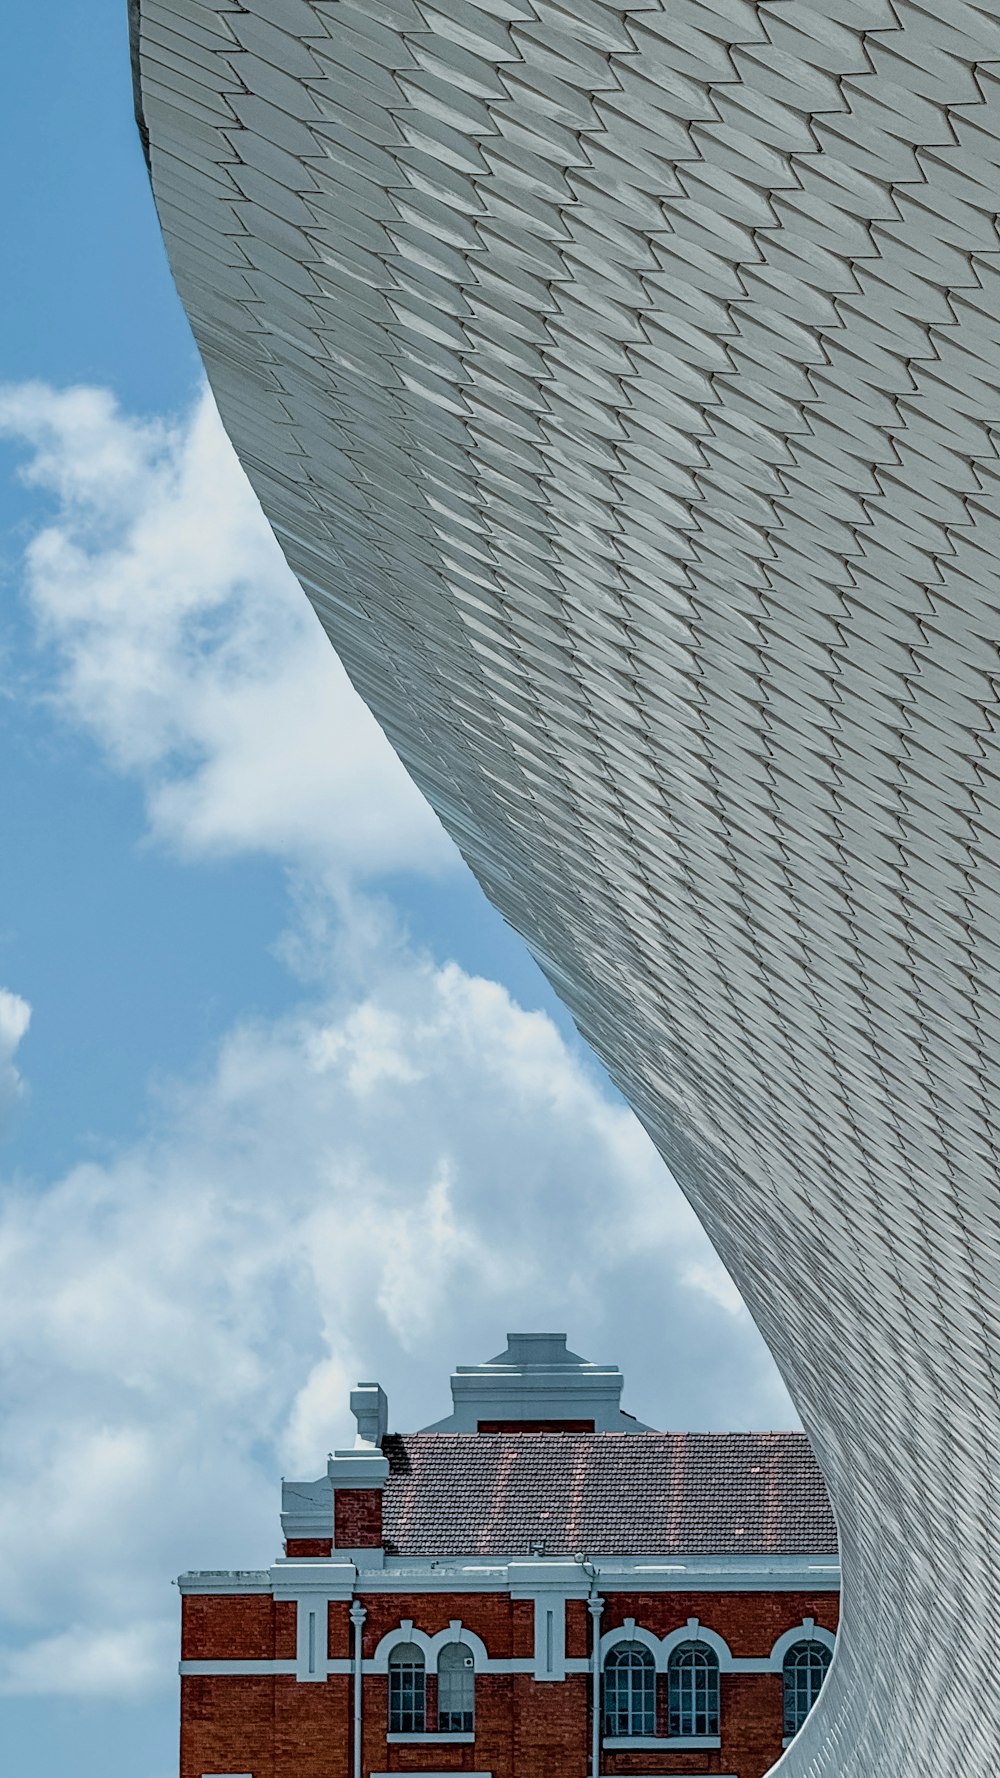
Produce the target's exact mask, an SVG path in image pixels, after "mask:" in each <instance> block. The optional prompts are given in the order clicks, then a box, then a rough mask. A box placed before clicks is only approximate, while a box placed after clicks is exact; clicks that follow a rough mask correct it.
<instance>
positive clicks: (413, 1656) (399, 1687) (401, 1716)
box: [389, 1642, 426, 1735]
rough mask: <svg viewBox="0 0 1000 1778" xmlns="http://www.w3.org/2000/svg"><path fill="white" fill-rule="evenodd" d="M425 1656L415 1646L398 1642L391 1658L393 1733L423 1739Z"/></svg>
mask: <svg viewBox="0 0 1000 1778" xmlns="http://www.w3.org/2000/svg"><path fill="white" fill-rule="evenodd" d="M425 1696H426V1687H425V1684H424V1657H423V1652H422V1650H421V1649H420V1648H418V1646H417V1644H416V1643H415V1642H397V1644H396V1646H395V1648H394V1649H392V1650H391V1651H390V1654H389V1733H390V1735H422V1734H423V1732H424V1728H425V1726H426V1723H425V1711H424V1699H425Z"/></svg>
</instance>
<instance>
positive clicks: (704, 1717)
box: [667, 1642, 719, 1736]
mask: <svg viewBox="0 0 1000 1778" xmlns="http://www.w3.org/2000/svg"><path fill="white" fill-rule="evenodd" d="M667 1697H668V1706H669V1724H668V1733H669V1734H671V1735H677V1736H692V1735H717V1734H718V1733H719V1663H718V1660H717V1659H716V1656H715V1652H714V1650H712V1649H710V1648H708V1647H706V1645H705V1644H704V1643H702V1642H682V1643H681V1645H680V1647H679V1648H675V1649H674V1652H673V1654H672V1655H671V1657H670V1665H669V1667H668V1669H667Z"/></svg>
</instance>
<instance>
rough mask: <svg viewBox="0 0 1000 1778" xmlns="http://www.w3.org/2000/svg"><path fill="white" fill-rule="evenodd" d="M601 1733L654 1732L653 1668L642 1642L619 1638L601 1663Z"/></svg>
mask: <svg viewBox="0 0 1000 1778" xmlns="http://www.w3.org/2000/svg"><path fill="white" fill-rule="evenodd" d="M604 1733H605V1734H606V1735H655V1733H656V1668H655V1666H654V1664H653V1657H652V1655H651V1654H650V1652H649V1650H648V1648H644V1647H643V1645H642V1643H641V1642H619V1643H616V1644H615V1646H614V1648H612V1649H610V1650H609V1652H608V1655H607V1658H606V1660H605V1663H604Z"/></svg>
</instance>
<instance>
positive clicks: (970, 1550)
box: [131, 0, 1000, 1778]
mask: <svg viewBox="0 0 1000 1778" xmlns="http://www.w3.org/2000/svg"><path fill="white" fill-rule="evenodd" d="M131 10H132V13H133V24H134V38H135V51H136V67H137V82H138V88H139V97H140V108H141V114H142V118H143V128H144V131H145V133H146V140H147V144H148V147H149V153H150V163H151V175H152V182H153V189H154V193H155V196H156V201H157V204H158V208H159V213H160V217H161V220H162V224H163V229H164V233H165V236H166V240H167V244H168V249H169V252H170V257H171V263H172V266H173V269H174V273H175V275H176V278H177V282H178V286H179V289H180V293H181V296H182V298H183V301H184V303H185V306H186V308H187V311H188V313H189V315H190V317H191V321H192V324H193V327H194V330H195V334H196V337H197V340H198V343H199V346H200V348H201V351H202V353H203V356H204V359H205V363H206V366H207V369H208V372H209V376H210V378H211V381H212V385H213V388H214V390H215V393H216V395H217V398H218V401H219V405H220V408H221V411H222V415H223V418H224V420H225V423H226V426H227V428H228V430H229V432H230V434H231V436H232V437H233V439H234V440H235V442H236V445H237V448H238V450H239V453H240V456H241V459H242V461H243V463H244V465H245V467H246V469H247V472H248V474H249V476H250V478H251V481H252V482H253V485H254V487H255V488H256V490H257V492H258V494H259V495H260V498H261V501H262V503H263V506H264V509H265V511H266V512H267V514H268V516H269V518H270V520H271V522H272V524H273V525H274V527H275V530H276V533H277V535H278V537H279V539H280V541H281V543H282V546H283V548H284V550H285V552H286V555H287V557H288V559H289V561H290V563H291V564H292V566H293V567H294V569H295V571H296V572H297V574H298V575H299V577H300V579H301V581H302V583H303V586H304V587H305V589H306V591H307V593H308V594H309V596H310V598H311V599H312V601H313V603H314V605H315V608H316V610H317V612H318V614H319V617H320V620H321V622H322V623H323V625H324V626H325V628H326V629H327V631H328V633H329V634H330V636H331V638H332V639H333V641H334V643H335V645H336V647H337V649H338V651H339V652H340V654H341V656H342V658H343V659H344V661H345V663H346V665H347V667H348V669H349V671H350V673H351V676H352V678H353V679H354V682H355V684H356V685H357V686H358V687H359V689H360V691H361V692H362V694H363V695H364V696H365V698H366V699H367V701H368V702H369V703H370V704H371V706H372V708H373V709H374V711H375V712H376V714H377V716H378V718H379V720H380V721H381V723H382V724H383V726H384V728H385V729H386V731H387V733H388V734H389V736H390V738H391V739H392V741H393V743H394V745H395V746H396V747H397V749H398V751H399V753H400V754H401V756H402V757H403V759H404V760H405V762H406V764H407V765H408V767H409V769H410V770H411V772H412V773H413V776H414V777H415V779H416V780H417V782H418V783H419V784H420V785H421V786H422V788H423V789H424V790H425V791H426V793H427V795H428V796H429V798H430V800H431V802H432V803H433V804H434V806H435V808H436V809H437V810H438V811H439V812H440V814H441V815H442V817H443V819H444V821H445V823H446V825H447V826H448V828H449V830H450V831H451V833H452V834H453V835H454V836H455V838H456V839H457V841H458V842H459V844H460V845H461V847H462V850H463V852H464V854H465V856H466V858H467V859H468V860H469V862H470V863H471V865H472V867H473V869H474V870H475V871H476V873H477V875H478V877H479V879H480V881H481V882H482V883H483V885H484V887H485V889H486V891H487V893H488V894H489V895H490V896H491V898H492V899H493V901H494V902H495V903H496V904H497V906H498V907H500V908H501V909H502V911H503V913H504V914H505V915H506V917H507V918H508V919H509V920H510V921H511V923H512V924H513V925H514V926H515V927H516V928H517V930H518V931H520V932H522V933H523V934H524V935H525V936H526V937H527V939H528V941H529V943H530V944H531V946H532V949H533V950H534V953H535V955H536V956H537V957H538V958H539V960H540V962H541V963H542V965H543V967H544V968H545V969H546V971H547V973H548V975H549V977H550V979H551V981H552V982H553V984H554V985H555V987H556V988H557V990H558V991H559V992H560V993H561V994H562V995H563V997H564V998H565V1000H566V1002H567V1004H568V1005H569V1006H570V1007H571V1008H572V1011H573V1013H574V1016H575V1017H576V1019H577V1021H578V1023H579V1025H580V1027H581V1029H582V1030H583V1031H584V1032H585V1033H586V1035H587V1036H588V1038H589V1039H590V1041H591V1042H592V1043H593V1045H594V1047H595V1049H596V1050H597V1052H598V1053H599V1054H600V1056H601V1057H602V1058H603V1059H604V1061H605V1062H606V1063H607V1065H608V1067H609V1069H610V1071H611V1073H612V1075H613V1077H614V1079H615V1080H616V1081H617V1083H618V1084H619V1085H620V1086H621V1088H622V1090H623V1091H624V1093H625V1094H626V1096H627V1097H628V1098H629V1100H630V1101H631V1103H632V1104H633V1106H634V1107H635V1108H636V1110H637V1112H638V1114H639V1116H640V1117H641V1118H642V1120H643V1122H644V1123H645V1124H646V1126H647V1127H648V1128H649V1130H650V1131H651V1133H652V1134H653V1137H654V1139H655V1140H656V1142H657V1144H658V1146H659V1148H660V1150H661V1152H662V1153H663V1155H664V1156H665V1158H666V1159H667V1160H668V1161H669V1163H670V1165H671V1166H672V1168H673V1169H674V1172H675V1173H676V1175H677V1177H678V1179H679V1180H680V1181H681V1183H682V1185H683V1187H684V1189H685V1190H686V1192H687V1193H688V1194H689V1196H690V1198H691V1200H692V1202H693V1203H694V1204H695V1206H696V1208H697V1210H698V1212H699V1214H700V1216H701V1218H702V1220H703V1221H704V1223H705V1225H706V1227H707V1229H708V1230H709V1233H710V1234H711V1236H712V1238H713V1240H714V1242H715V1244H716V1246H717V1248H718V1250H719V1251H720V1253H721V1254H722V1256H723V1258H724V1259H725V1261H726V1264H727V1265H728V1267H729V1269H730V1271H731V1272H732V1274H733V1276H734V1278H735V1279H736V1281H737V1282H738V1284H739V1286H740V1289H741V1290H742V1292H743V1294H744V1297H745V1298H746V1300H747V1302H748V1303H749V1305H750V1307H751V1309H752V1312H753V1314H754V1316H755V1318H756V1320H757V1322H758V1323H759V1325H760V1326H761V1328H762V1329H763V1331H764V1333H765V1335H766V1337H767V1339H768V1341H769V1343H770V1345H771V1348H772V1350H773V1351H774V1352H775V1354H776V1356H777V1358H778V1360H779V1363H780V1365H781V1368H782V1371H783V1374H784V1376H785V1377H786V1379H787V1380H788V1382H789V1385H790V1387H791V1389H792V1392H793V1395H794V1397H795V1400H796V1403H797V1405H798V1407H799V1410H800V1412H801V1414H802V1418H803V1421H804V1423H805V1425H806V1426H807V1428H808V1430H809V1432H810V1434H811V1436H812V1439H813V1442H814V1445H815V1447H816V1449H817V1452H818V1454H819V1458H820V1462H821V1466H822V1469H823V1472H824V1475H825V1477H826V1480H827V1482H828V1484H829V1488H830V1493H831V1496H832V1498H833V1503H834V1507H835V1509H836V1513H837V1519H838V1524H839V1528H840V1533H841V1547H842V1555H843V1560H844V1568H845V1575H846V1591H845V1627H844V1634H843V1637H842V1641H841V1645H840V1650H839V1653H838V1657H837V1660H836V1663H835V1667H834V1671H833V1674H832V1676H831V1680H830V1683H829V1684H828V1686H827V1687H826V1690H825V1693H824V1698H823V1703H822V1706H821V1707H820V1708H819V1709H818V1710H817V1711H816V1712H815V1713H814V1714H813V1716H812V1717H811V1718H810V1721H809V1723H808V1724H807V1726H806V1728H805V1730H804V1731H803V1733H802V1734H801V1736H800V1737H799V1738H798V1740H797V1741H796V1743H795V1744H794V1746H793V1747H792V1748H791V1749H790V1750H789V1752H788V1754H787V1755H786V1758H785V1768H786V1770H787V1773H788V1778H833V1775H834V1774H835V1775H836V1778H871V1774H872V1773H874V1772H879V1773H880V1774H882V1773H884V1774H886V1775H891V1778H926V1774H928V1773H934V1774H940V1775H941V1778H959V1775H961V1778H986V1775H987V1774H990V1773H992V1772H993V1771H994V1770H995V1764H996V1748H997V1745H998V1744H1000V1694H998V1690H997V1686H996V1682H995V1664H996V1661H995V1634H994V1626H995V1609H996V1608H995V1601H996V1597H997V1595H998V1592H1000V1557H998V1554H997V1541H996V1536H995V1530H994V1527H995V1524H996V1520H997V1506H998V1501H997V1490H998V1482H997V1477H998V1475H1000V1462H998V1455H1000V1453H998V1444H1000V1431H998V1429H1000V1418H998V1412H997V1402H998V1399H1000V1374H998V1360H997V1350H998V1332H1000V1325H998V1324H1000V1316H998V1311H997V1308H996V1297H997V1281H998V1277H1000V1251H998V1249H1000V1208H998V1202H997V1194H996V1186H995V1181H996V1176H997V1154H996V1140H995V1111H994V1108H995V1104H996V1098H997V1089H998V1080H997V1076H998V1072H1000V1061H998V1056H1000V1048H998V1036H1000V1001H998V997H997V988H998V985H1000V889H998V876H997V864H998V861H1000V748H998V742H997V736H998V729H1000V718H998V714H997V683H998V676H1000V618H998V604H1000V575H998V566H997V563H998V555H1000V534H998V520H997V492H998V482H1000V473H998V456H997V448H996V438H997V430H998V426H1000V398H998V372H997V354H998V349H1000V234H998V227H997V197H996V193H997V184H998V178H1000V102H998V97H1000V79H998V74H1000V14H998V12H997V9H996V7H995V5H993V4H992V3H986V0H980V3H977V0H938V3H936V4H931V3H930V0H760V3H758V4H751V3H750V0H645V3H639V4H631V5H625V6H621V5H616V6H613V5H610V4H605V3H603V0H141V5H139V4H137V3H136V0H133V4H132V8H131ZM317 1689H319V1688H317Z"/></svg>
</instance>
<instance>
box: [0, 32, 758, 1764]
mask: <svg viewBox="0 0 1000 1778" xmlns="http://www.w3.org/2000/svg"><path fill="white" fill-rule="evenodd" d="M0 66H2V67H3V68H4V69H5V71H6V74H7V90H6V93H5V104H4V106H3V107H2V108H0V132H2V133H3V135H4V137H5V140H4V141H3V145H2V153H3V157H4V165H5V166H6V167H7V168H8V169H11V168H13V169H15V170H16V173H17V177H15V178H14V179H9V180H8V181H7V182H6V184H5V189H4V196H3V200H2V201H3V205H4V209H5V214H4V216H3V239H4V242H5V248H6V262H7V276H6V278H5V279H4V282H3V286H2V293H0V301H2V303H3V305H4V313H3V328H2V332H0V339H2V341H3V355H2V361H0V382H2V384H3V390H2V392H0V530H2V542H0V575H2V579H0V747H2V749H3V770H2V772H0V835H2V844H0V1188H2V1194H3V1195H2V1200H0V1411H2V1413H3V1415H4V1426H5V1437H4V1439H3V1441H2V1443H0V1712H2V1715H3V1719H4V1726H3V1744H4V1748H5V1754H6V1755H7V1756H8V1758H9V1763H10V1766H11V1769H12V1770H13V1769H16V1770H17V1771H18V1773H19V1774H20V1778H43V1775H44V1778H51V1775H52V1774H53V1773H59V1774H60V1778H96V1775H97V1774H98V1773H100V1774H101V1778H168V1775H169V1774H170V1773H171V1772H173V1771H175V1770H176V1754H175V1724H176V1693H175V1687H176V1681H175V1677H174V1675H175V1661H176V1648H175V1646H174V1643H175V1635H176V1598H175V1595H174V1594H173V1592H172V1590H171V1585H170V1582H171V1579H172V1576H173V1575H175V1574H176V1573H177V1572H178V1571H179V1570H180V1569H182V1568H186V1567H197V1566H225V1565H234V1566H235V1565H246V1566H250V1565H254V1564H257V1563H262V1562H266V1561H268V1560H269V1559H270V1558H271V1557H272V1556H273V1555H274V1554H275V1553H276V1551H277V1523H276V1516H275V1513H276V1504H277V1489H276V1484H277V1478H278V1476H279V1474H280V1473H281V1472H283V1471H284V1472H285V1473H288V1474H292V1473H294V1472H295V1471H298V1472H299V1473H302V1474H311V1473H316V1472H317V1471H318V1469H319V1468H320V1467H321V1466H322V1462H323V1459H324V1457H325V1453H326V1450H327V1449H328V1448H329V1447H330V1446H331V1445H332V1444H334V1443H335V1442H336V1441H337V1440H338V1439H342V1438H343V1437H344V1436H345V1435H346V1434H347V1430H348V1428H347V1424H346V1415H345V1409H346V1393H347V1389H348V1388H349V1386H350V1384H351V1383H352V1382H353V1381H354V1380H355V1378H356V1376H358V1375H366V1376H379V1377H381V1379H382V1381H383V1382H384V1383H385V1385H386V1387H387V1388H388V1390H389V1395H390V1404H391V1408H392V1410H393V1414H392V1417H393V1419H394V1422H395V1423H396V1424H397V1425H399V1426H400V1427H403V1428H405V1427H407V1426H414V1425H419V1424H421V1423H422V1422H424V1421H427V1420H429V1419H431V1418H435V1417H438V1416H439V1415H440V1414H441V1413H442V1412H443V1411H444V1410H445V1407H446V1401H447V1385H446V1378H447V1373H448V1371H449V1370H450V1368H451V1366H452V1365H453V1364H454V1363H455V1362H463V1361H475V1360H477V1359H480V1358H482V1357H485V1356H488V1355H489V1353H490V1352H492V1351H496V1350H499V1349H501V1348H502V1346H503V1343H504V1334H505V1332H506V1330H507V1329H508V1328H509V1327H516V1326H556V1327H559V1328H564V1329H565V1330H566V1331H567V1332H568V1333H569V1335H570V1343H571V1345H573V1346H574V1347H575V1348H576V1349H577V1350H581V1351H584V1352H586V1353H590V1354H592V1355H593V1356H595V1357H598V1358H611V1359H615V1360H617V1361H618V1362H620V1363H621V1364H622V1366H623V1368H624V1369H625V1372H626V1379H627V1382H626V1402H627V1405H629V1406H630V1407H631V1408H632V1409H633V1410H634V1411H636V1412H637V1413H639V1414H640V1415H641V1416H642V1417H643V1418H645V1419H647V1420H651V1421H653V1422H654V1423H658V1424H673V1425H702V1426H720V1425H734V1426H737V1425H757V1426H761V1425H787V1424H790V1423H792V1420H791V1413H790V1409H789V1407H788V1404H787V1401H786V1399H785V1397H784V1395H783V1392H782V1390H781V1386H780V1383H779V1382H778V1379H777V1377H776V1376H775V1374H774V1371H773V1368H772V1367H771V1365H770V1362H769V1360H768V1359H767V1357H766V1354H765V1353H764V1351H763V1349H762V1347H761V1344H760V1341H759V1339H758V1338H757V1336H756V1334H755V1332H754V1330H753V1329H752V1327H751V1326H750V1325H749V1323H748V1321H747V1318H746V1316H745V1313H744V1312H743V1310H742V1308H741V1307H740V1305H739V1303H738V1301H737V1300H736V1299H735V1297H734V1294H733V1292H732V1288H731V1286H730V1285H729V1283H728V1280H727V1279H726V1278H725V1276H724V1274H722V1272H721V1270H720V1269H719V1267H718V1266H717V1264H716V1262H715V1261H714V1258H713V1256H712V1255H711V1253H710V1251H709V1250H708V1248H707V1246H706V1244H705V1242H704V1240H703V1238H702V1237H701V1235H700V1232H699V1231H698V1229H697V1228H696V1226H695V1225H694V1223H693V1220H692V1218H691V1216H690V1213H689V1212H688V1211H687V1209H686V1207H685V1205H684V1204H683V1201H682V1199H681V1198H680V1196H679V1194H678V1193H677V1192H676V1189H675V1188H674V1187H673V1186H672V1184H671V1182H670V1181H669V1179H668V1178H667V1176H666V1175H665V1173H664V1171H663V1169H662V1167H661V1166H660V1164H659V1162H658V1161H657V1159H656V1157H655V1156H654V1155H653V1154H652V1152H651V1151H650V1149H649V1145H648V1143H647V1142H646V1140H645V1138H644V1137H643V1135H642V1133H641V1132H640V1131H639V1130H638V1128H637V1126H636V1125H635V1123H634V1121H633V1120H632V1119H631V1118H630V1117H629V1115H628V1113H627V1112H626V1111H625V1109H624V1108H623V1107H622V1106H621V1104H620V1102H619V1101H618V1100H617V1099H616V1098H615V1096H614V1095H613V1094H612V1092H611V1090H610V1088H609V1087H608V1086H607V1084H606V1082H605V1081H604V1079H603V1077H602V1075H601V1074H600V1072H599V1070H598V1069H597V1068H596V1066H595V1065H594V1064H593V1062H592V1061H591V1060H590V1058H589V1056H588V1055H587V1053H586V1052H585V1050H584V1049H583V1047H582V1046H581V1045H580V1044H579V1042H578V1040H577V1039H576V1037H575V1035H574V1033H573V1030H572V1027H571V1025H570V1023H569V1021H568V1019H567V1018H566V1016H565V1014H564V1013H563V1012H562V1010H561V1008H560V1007H559V1006H558V1003H557V1002H556V1001H555V1000H554V998H553V996H552V995H551V993H550V992H549V990H548V988H547V986H546V984H545V983H544V981H543V979H542V977H541V976H540V974H539V972H538V971H537V970H536V968H535V967H534V965H533V963H532V962H531V960H530V958H529V957H528V956H527V953H526V952H525V950H524V948H523V947H522V946H521V944H520V943H519V941H518V940H516V939H515V938H514V936H513V935H512V934H510V933H509V932H508V931H507V930H506V928H505V927H504V925H503V923H502V921H501V920H500V919H499V918H498V916H497V915H496V914H495V913H494V912H493V911H492V910H491V909H490V908H489V907H488V905H487V904H486V903H485V901H484V900H483V898H482V896H481V894H480V892H479V891H478V889H477V887H476V886H475V884H474V883H473V882H472V880H471V878H470V877H469V876H468V874H467V872H466V871H465V870H464V867H462V866H461V864H460V862H459V861H458V859H457V857H456V855H455V853H454V851H453V849H452V848H451V847H450V845H449V843H448V842H447V841H446V840H445V838H444V836H443V835H442V834H441V832H440V829H439V828H438V827H437V824H436V822H435V821H434V818H433V817H432V816H431V815H430V813H429V811H427V810H426V808H425V807H424V805H423V804H422V803H421V802H420V800H419V798H418V797H417V795H416V792H415V791H413V790H412V787H410V786H409V785H408V783H407V782H406V781H405V779H404V777H403V775H402V773H401V770H400V768H399V767H398V766H397V765H396V763H395V762H394V760H393V759H392V757H391V755H390V754H389V751H388V749H387V747H386V745H385V743H384V742H383V741H382V739H381V737H380V736H379V734H378V732H377V730H376V729H375V727H374V724H373V723H372V722H371V720H370V718H368V716H367V713H366V712H364V711H363V710H362V709H361V707H360V706H359V705H358V703H357V700H356V699H354V697H353V694H352V693H351V692H350V689H349V687H348V686H347V685H346V682H345V680H344V676H343V674H342V672H341V671H340V670H339V668H338V665H337V663H336V661H335V659H334V657H333V655H332V653H331V651H330V650H329V649H328V647H327V646H326V644H325V642H324V641H323V638H322V637H321V635H320V633H319V630H318V628H317V626H316V625H315V622H314V620H313V619H312V617H311V614H310V613H309V610H308V607H307V606H306V604H305V601H304V599H303V598H302V596H301V594H300V593H299V592H298V589H297V588H295V587H294V585H292V584H291V582H290V578H289V577H288V575H287V573H286V571H285V570H284V569H283V565H282V564H281V562H280V560H279V558H278V556H277V552H276V549H275V546H274V544H273V541H272V540H271V539H270V537H269V534H268V533H267V531H266V527H265V526H264V525H263V521H262V520H261V519H260V518H259V515H258V514H257V513H256V510H255V509H254V506H253V501H252V496H251V495H250V494H249V491H248V490H247V489H246V486H245V483H243V481H242V478H241V476H240V474H239V472H238V470H237V468H236V467H235V464H234V462H233V459H232V456H231V453H230V452H229V450H228V447H227V445H226V443H225V440H224V439H223V438H222V436H221V432H220V429H219V428H218V425H217V422H216V421H215V418H214V413H213V410H212V408H211V404H210V402H209V401H208V400H207V398H206V397H205V395H204V392H203V386H202V379H201V374H200V368H199V364H198V361H197V357H196V354H195V352H194V349H193V346H192V343H191V339H190V334H189V332H188V328H187V324H186V322H185V319H184V316H183V314H182V312H181V310H180V307H179V304H178V302H177V299H176V296H175V293H174V290H173V286H172V283H171V280H170V276H169V272H168V269H167V266H166V262H165V258H164V253H163V248H162V245H161V242H160V237H159V233H158V230H157V226H156V220H155V216H154V212H153V206H152V202H151V199H150V195H149V190H148V186H147V183H146V175H145V169H144V166H143V163H142V157H141V154H140V151H139V145H138V141H137V138H136V136H135V131H134V126H133V122H132V116H131V93H130V82H129V69H128V55H127V40H126V28H125V4H124V0H86V4H84V3H83V0H48V3H47V5H46V6H45V7H8V8H6V9H5V10H4V11H3V12H2V15H0Z"/></svg>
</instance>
